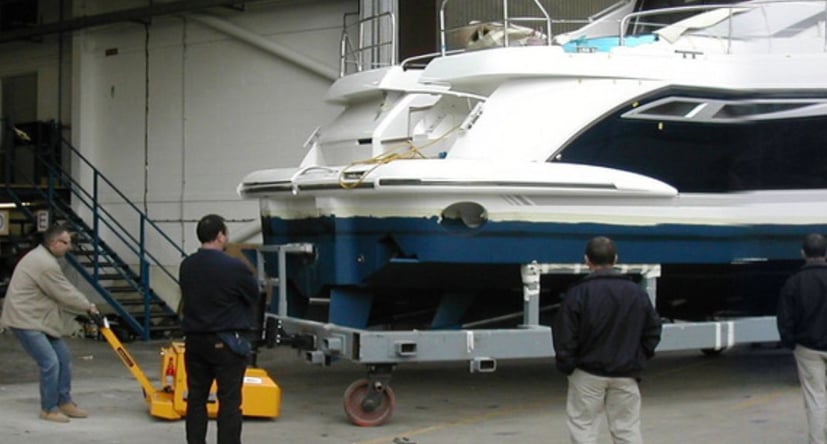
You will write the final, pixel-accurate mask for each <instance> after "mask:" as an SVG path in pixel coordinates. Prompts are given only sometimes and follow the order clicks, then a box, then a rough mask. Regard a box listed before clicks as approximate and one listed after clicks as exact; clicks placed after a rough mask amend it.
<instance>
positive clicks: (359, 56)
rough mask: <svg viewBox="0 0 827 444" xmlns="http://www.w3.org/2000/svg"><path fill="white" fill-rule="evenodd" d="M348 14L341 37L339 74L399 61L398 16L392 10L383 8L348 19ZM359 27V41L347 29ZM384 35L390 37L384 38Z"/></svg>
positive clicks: (357, 37) (390, 64)
mask: <svg viewBox="0 0 827 444" xmlns="http://www.w3.org/2000/svg"><path fill="white" fill-rule="evenodd" d="M351 15H353V14H345V17H344V23H343V25H342V37H341V40H340V41H339V77H343V76H344V75H346V74H349V73H351V72H354V71H355V72H361V71H364V70H366V69H374V68H381V67H384V66H392V65H395V64H397V56H396V17H395V16H394V14H393V13H392V12H382V13H379V14H375V15H371V16H368V17H365V18H362V19H359V20H357V21H356V22H354V23H348V17H349V16H351ZM352 27H355V28H356V42H354V41H353V39H352V38H351V34H350V33H349V32H348V29H349V28H352ZM382 35H387V36H389V37H387V38H382Z"/></svg>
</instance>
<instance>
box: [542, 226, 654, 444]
mask: <svg viewBox="0 0 827 444" xmlns="http://www.w3.org/2000/svg"><path fill="white" fill-rule="evenodd" d="M585 259H586V264H587V265H588V266H589V270H591V273H590V274H589V275H588V276H587V277H586V278H584V279H583V280H581V281H580V282H579V283H577V284H575V285H574V286H572V287H571V288H570V289H569V290H568V291H567V292H566V295H565V297H564V298H563V302H562V304H561V306H560V311H559V313H558V317H557V319H556V322H555V323H554V326H553V330H554V331H553V332H554V350H555V356H556V361H557V368H558V369H559V370H560V371H562V372H563V373H565V374H567V375H568V380H569V388H568V396H567V401H566V414H567V415H568V421H567V424H568V428H569V436H570V438H571V442H572V443H577V444H580V443H596V442H597V437H598V426H599V422H598V421H597V419H598V415H599V414H600V413H601V412H602V411H603V410H604V409H605V411H606V416H607V419H608V423H609V432H610V433H611V435H612V439H613V441H614V442H615V443H642V442H643V439H642V437H641V433H640V390H639V389H638V379H639V377H640V373H641V371H642V370H643V368H644V367H645V364H646V360H647V359H649V358H651V357H652V356H654V354H655V347H656V346H657V345H658V343H659V342H660V334H661V322H660V318H659V317H658V315H657V313H656V312H655V309H654V307H652V302H651V301H650V300H649V295H648V294H647V293H646V292H645V291H644V290H643V288H641V287H640V286H639V285H638V284H636V283H635V282H633V281H632V280H631V279H629V278H628V277H627V276H624V275H622V274H620V273H618V272H616V271H615V270H614V264H615V263H616V262H617V247H616V246H615V243H614V242H613V241H612V240H611V239H609V238H607V237H595V238H593V239H591V240H590V241H589V242H588V244H587V245H586V256H585Z"/></svg>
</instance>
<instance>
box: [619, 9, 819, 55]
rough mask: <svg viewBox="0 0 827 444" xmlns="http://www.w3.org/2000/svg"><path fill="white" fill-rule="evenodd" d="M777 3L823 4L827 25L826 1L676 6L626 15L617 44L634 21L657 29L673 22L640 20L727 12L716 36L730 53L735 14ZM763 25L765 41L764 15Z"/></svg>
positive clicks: (768, 30) (734, 37)
mask: <svg viewBox="0 0 827 444" xmlns="http://www.w3.org/2000/svg"><path fill="white" fill-rule="evenodd" d="M778 3H823V4H824V18H825V23H827V1H825V0H770V1H766V2H756V3H749V4H744V3H740V4H709V5H694V6H676V7H669V8H659V9H650V10H647V11H637V12H633V13H630V14H626V15H625V16H623V18H622V19H621V20H620V24H619V26H620V29H619V31H618V44H619V45H620V46H625V44H626V36H627V34H629V28H630V26H629V25H630V23H632V21H633V20H634V21H635V24H636V27H639V26H650V27H657V28H664V27H666V26H669V25H671V24H672V23H673V22H667V23H658V22H648V21H647V22H643V21H641V20H640V19H641V18H644V17H653V16H664V15H670V14H671V15H673V14H681V13H695V12H699V11H713V10H727V11H728V14H727V17H726V19H725V20H727V23H728V26H727V31H726V35H722V36H718V37H719V38H722V39H725V40H726V42H727V50H726V52H727V54H730V53H731V52H732V42H733V41H734V40H736V36H735V35H734V33H733V27H732V23H733V20H732V19H733V16H734V15H735V14H737V13H740V12H744V11H746V10H750V9H760V8H764V7H766V6H767V5H770V4H778ZM764 20H765V22H764V23H765V25H766V27H767V36H766V37H767V39H770V38H771V37H772V35H771V32H770V29H769V23H768V22H767V16H766V14H764ZM824 48H825V51H827V33H825V35H824Z"/></svg>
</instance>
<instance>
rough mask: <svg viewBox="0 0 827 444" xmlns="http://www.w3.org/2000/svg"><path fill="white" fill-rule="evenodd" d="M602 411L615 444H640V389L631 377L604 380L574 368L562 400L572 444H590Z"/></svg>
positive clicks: (594, 441)
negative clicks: (565, 394)
mask: <svg viewBox="0 0 827 444" xmlns="http://www.w3.org/2000/svg"><path fill="white" fill-rule="evenodd" d="M604 409H605V412H606V418H607V419H608V423H609V433H610V434H611V435H612V440H613V442H614V443H615V444H620V443H623V444H642V443H643V437H642V436H641V434H640V390H639V389H638V385H637V381H636V380H635V379H633V378H606V377H602V376H596V375H592V374H590V373H587V372H584V371H582V370H580V369H577V370H575V371H574V373H572V374H571V375H569V389H568V396H567V399H566V414H567V415H568V421H567V424H568V428H569V437H570V438H571V442H572V444H594V443H597V437H598V434H599V433H598V432H599V430H598V429H599V427H600V416H601V414H602V413H603V411H604Z"/></svg>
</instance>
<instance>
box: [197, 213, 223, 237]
mask: <svg viewBox="0 0 827 444" xmlns="http://www.w3.org/2000/svg"><path fill="white" fill-rule="evenodd" d="M195 233H196V234H197V235H198V240H199V241H200V242H201V243H202V244H203V243H205V242H212V241H214V240H215V238H217V237H218V233H224V235H226V234H227V225H226V224H225V223H224V218H223V217H221V216H219V215H217V214H208V215H206V216H204V217H202V218H201V220H199V221H198V227H196V229H195Z"/></svg>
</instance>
